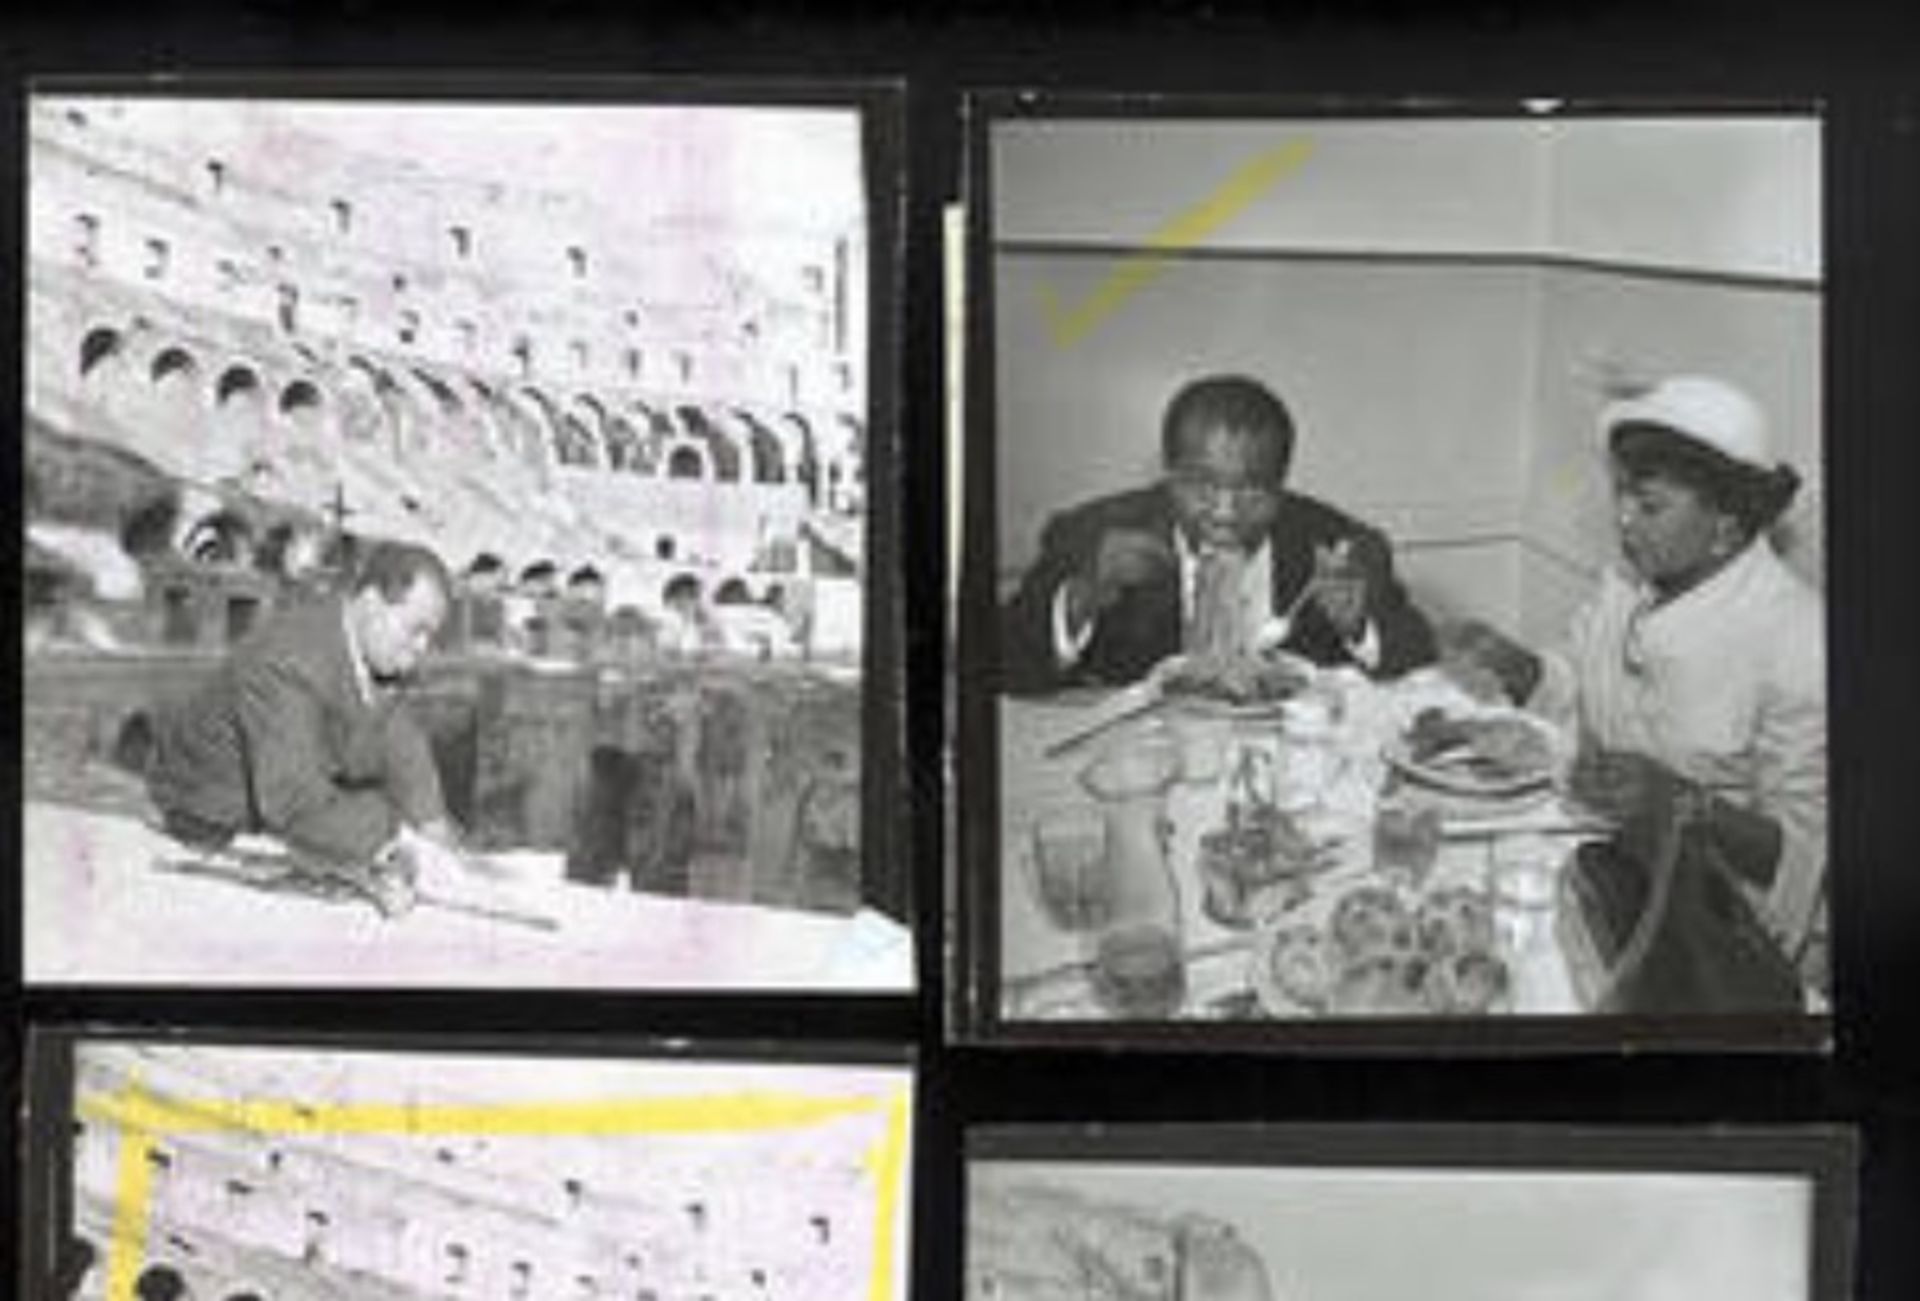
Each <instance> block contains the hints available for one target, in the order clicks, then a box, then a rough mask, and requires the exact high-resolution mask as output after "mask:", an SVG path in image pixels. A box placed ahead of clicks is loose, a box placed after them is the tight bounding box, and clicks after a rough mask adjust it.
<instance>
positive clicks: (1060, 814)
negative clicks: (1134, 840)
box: [1031, 804, 1113, 931]
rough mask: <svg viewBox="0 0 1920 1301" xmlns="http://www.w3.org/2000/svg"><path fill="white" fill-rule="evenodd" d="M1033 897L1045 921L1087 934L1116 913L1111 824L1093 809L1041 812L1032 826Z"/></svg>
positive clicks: (1084, 806) (1097, 810) (1081, 808)
mask: <svg viewBox="0 0 1920 1301" xmlns="http://www.w3.org/2000/svg"><path fill="white" fill-rule="evenodd" d="M1031 861H1032V866H1033V887H1034V894H1035V895H1036V896H1037V897H1038V899H1039V901H1040V910H1041V911H1042V912H1044V913H1045V914H1046V916H1047V920H1048V921H1049V922H1052V923H1053V924H1054V925H1055V926H1057V927H1059V928H1060V929H1061V930H1063V931H1085V930H1090V929H1092V928H1093V927H1096V926H1099V925H1100V924H1102V923H1103V922H1104V921H1105V920H1106V918H1107V915H1108V914H1109V913H1110V912H1111V911H1112V902H1113V901H1112V898H1111V895H1112V891H1111V890H1110V889H1109V888H1108V883H1107V821H1106V817H1105V815H1104V814H1102V813H1101V811H1100V810H1099V809H1097V808H1095V807H1093V806H1092V805H1085V804H1082V805H1066V806H1062V807H1060V808H1054V809H1047V810H1045V811H1043V812H1042V813H1041V814H1040V815H1039V816H1038V817H1037V818H1035V819H1034V822H1033V853H1032V856H1031Z"/></svg>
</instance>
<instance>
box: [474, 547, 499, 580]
mask: <svg viewBox="0 0 1920 1301" xmlns="http://www.w3.org/2000/svg"><path fill="white" fill-rule="evenodd" d="M506 567H507V564H506V562H505V561H504V560H502V559H500V557H499V556H496V555H494V554H493V552H491V551H482V552H481V553H480V554H479V555H477V556H475V557H474V558H473V561H472V563H470V564H469V565H468V566H467V574H468V576H469V577H471V576H473V575H475V574H497V573H500V572H502V571H503V570H505V569H506Z"/></svg>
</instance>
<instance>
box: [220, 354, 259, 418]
mask: <svg viewBox="0 0 1920 1301" xmlns="http://www.w3.org/2000/svg"><path fill="white" fill-rule="evenodd" d="M265 396H266V390H265V389H264V388H262V387H261V383H260V372H259V371H257V370H255V369H254V368H253V367H252V366H250V365H248V364H247V363H245V362H235V363H233V364H232V365H231V366H228V367H227V368H226V369H225V370H223V371H221V372H220V378H219V379H218V380H216V381H214V385H213V404H214V405H215V406H216V407H224V406H226V405H227V404H228V403H229V402H232V401H234V400H235V399H239V400H241V401H247V402H252V401H255V400H264V398H265Z"/></svg>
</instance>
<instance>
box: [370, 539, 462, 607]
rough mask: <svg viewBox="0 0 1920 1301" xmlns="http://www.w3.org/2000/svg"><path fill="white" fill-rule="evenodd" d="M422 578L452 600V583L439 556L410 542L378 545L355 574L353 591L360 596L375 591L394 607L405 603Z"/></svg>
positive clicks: (371, 550) (380, 543)
mask: <svg viewBox="0 0 1920 1301" xmlns="http://www.w3.org/2000/svg"><path fill="white" fill-rule="evenodd" d="M422 577H425V578H429V579H431V580H433V584H434V586H436V587H438V588H439V589H440V596H441V599H442V600H448V599H451V597H452V594H453V579H452V578H451V577H449V576H448V574H447V567H446V565H445V564H443V563H441V560H440V557H439V556H436V555H434V554H433V552H431V551H429V550H427V549H426V548H425V547H422V546H416V545H414V544H413V543H411V542H376V543H374V544H373V545H372V546H370V547H368V548H367V552H366V554H365V555H364V556H362V557H361V559H360V567H359V568H358V569H356V570H355V571H354V576H353V591H354V594H355V595H358V594H359V593H361V592H364V591H366V590H367V589H368V588H369V587H371V588H376V589H378V591H379V593H380V595H381V596H383V597H385V598H386V600H387V603H388V604H390V605H391V604H394V603H397V602H400V601H404V600H406V599H407V593H408V592H411V591H412V590H413V585H414V583H415V582H416V581H418V580H419V579H421V578H422Z"/></svg>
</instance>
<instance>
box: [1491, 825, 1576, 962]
mask: <svg viewBox="0 0 1920 1301" xmlns="http://www.w3.org/2000/svg"><path fill="white" fill-rule="evenodd" d="M1565 859H1566V854H1565V852H1564V847H1563V846H1561V845H1558V844H1556V843H1554V842H1553V841H1551V840H1549V839H1547V838H1545V837H1543V836H1503V837H1502V838H1500V839H1499V840H1497V841H1495V842H1494V845H1493V869H1492V874H1491V875H1492V880H1491V882H1490V884H1491V885H1492V888H1493V910H1494V922H1495V924H1496V925H1497V926H1498V927H1499V930H1500V938H1501V941H1502V943H1504V944H1505V945H1506V946H1507V950H1508V952H1510V953H1514V954H1525V953H1531V952H1533V951H1535V950H1536V949H1538V948H1539V947H1540V946H1541V945H1542V944H1545V943H1546V942H1547V941H1548V939H1549V937H1550V936H1551V934H1552V932H1553V918H1554V910H1555V908H1556V906H1557V904H1558V900H1559V889H1560V869H1561V865H1562V864H1563V863H1564V861H1565Z"/></svg>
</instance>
